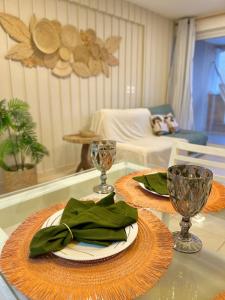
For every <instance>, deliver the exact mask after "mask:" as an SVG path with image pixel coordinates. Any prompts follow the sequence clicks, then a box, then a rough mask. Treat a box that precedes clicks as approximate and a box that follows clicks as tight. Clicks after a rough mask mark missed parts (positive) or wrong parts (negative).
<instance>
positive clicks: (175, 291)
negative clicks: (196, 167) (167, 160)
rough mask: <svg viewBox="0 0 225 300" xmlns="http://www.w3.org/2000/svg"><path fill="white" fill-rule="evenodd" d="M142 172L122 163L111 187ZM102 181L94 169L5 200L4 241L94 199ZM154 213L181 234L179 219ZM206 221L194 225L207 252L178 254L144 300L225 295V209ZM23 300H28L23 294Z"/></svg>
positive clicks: (0, 204) (1, 206)
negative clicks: (70, 205)
mask: <svg viewBox="0 0 225 300" xmlns="http://www.w3.org/2000/svg"><path fill="white" fill-rule="evenodd" d="M142 169H146V167H145V166H140V165H135V164H131V163H126V162H121V163H117V164H115V165H113V167H112V168H111V169H110V170H109V171H108V183H109V184H114V183H115V182H116V181H117V180H118V179H119V178H120V177H121V176H125V175H127V174H129V173H132V172H135V171H138V170H142ZM98 181H99V172H98V171H97V170H94V169H92V170H88V171H84V172H82V173H79V174H74V175H71V176H67V177H63V178H61V179H58V180H55V181H51V182H48V183H44V184H41V185H38V186H36V187H34V188H28V189H25V190H23V191H20V192H15V193H12V194H8V195H4V196H2V197H0V228H1V229H2V232H1V231H0V239H1V237H2V239H3V240H4V239H5V238H6V235H10V233H11V232H12V231H13V230H14V229H15V228H16V227H17V226H18V225H19V224H20V223H21V222H22V221H23V220H24V219H25V218H26V217H28V216H29V215H30V214H32V213H33V212H36V211H39V210H41V209H43V208H46V207H49V206H52V205H54V204H57V203H62V202H67V201H68V199H69V198H70V197H75V198H77V199H79V198H82V197H85V196H88V195H90V194H93V186H95V185H96V184H98ZM98 197H99V196H98V195H97V194H96V198H98ZM151 211H152V212H153V213H154V214H155V215H156V216H157V217H159V218H160V219H161V220H162V221H163V222H164V223H165V224H166V225H167V226H168V228H169V229H170V231H175V230H179V220H180V216H179V215H178V214H167V213H161V212H158V211H156V210H151ZM203 216H204V217H205V218H201V219H200V220H198V219H197V220H192V232H193V233H194V234H196V235H197V236H199V237H200V238H201V240H202V242H203V248H202V250H201V251H200V252H198V253H196V254H191V255H190V254H184V253H179V252H177V251H174V253H173V255H174V256H173V261H172V263H171V265H170V267H169V269H168V270H167V272H166V273H165V275H164V276H163V277H162V278H161V279H160V280H159V281H158V283H157V284H156V285H155V286H154V287H153V288H152V289H151V290H149V291H148V292H147V293H146V294H145V295H143V296H141V297H139V298H138V300H165V299H166V300H170V299H171V300H172V299H174V300H180V299H182V300H203V299H204V300H211V299H213V297H214V296H215V295H216V294H218V293H219V292H221V291H223V290H225V281H224V278H225V230H224V228H225V210H222V211H221V212H218V213H208V214H203ZM5 234H6V235H5ZM9 299H11V298H9ZM12 299H13V298H12ZM18 299H26V298H25V297H23V296H21V295H19V294H18Z"/></svg>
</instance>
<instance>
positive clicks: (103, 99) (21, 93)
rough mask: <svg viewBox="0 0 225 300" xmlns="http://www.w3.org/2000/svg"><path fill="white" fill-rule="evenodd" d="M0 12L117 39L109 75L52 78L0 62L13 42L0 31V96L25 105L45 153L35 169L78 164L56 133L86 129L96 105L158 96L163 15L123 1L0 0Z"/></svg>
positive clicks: (76, 151) (162, 89)
mask: <svg viewBox="0 0 225 300" xmlns="http://www.w3.org/2000/svg"><path fill="white" fill-rule="evenodd" d="M0 10H1V11H6V12H8V13H10V14H13V15H17V16H19V17H20V18H21V19H22V20H24V21H25V23H26V24H28V22H29V20H30V17H31V15H32V14H33V13H35V14H36V15H37V17H38V18H42V17H47V18H49V19H58V20H59V21H61V23H62V24H73V25H74V26H76V27H77V28H78V29H79V30H80V29H87V28H93V29H95V30H96V32H97V35H98V36H99V37H101V38H103V39H105V38H107V37H109V36H111V35H120V36H121V37H122V41H121V45H120V48H119V50H118V52H117V53H115V56H117V57H118V58H119V66H118V67H114V68H110V77H109V78H105V77H104V75H99V76H97V77H96V78H93V77H92V78H89V79H82V78H78V77H77V76H76V75H74V74H72V76H71V77H70V78H66V79H59V78H57V77H54V76H52V74H51V71H50V70H47V69H45V68H40V67H38V68H37V69H34V68H33V69H28V68H24V67H23V66H21V65H20V63H18V62H12V61H8V60H5V59H4V56H5V54H6V52H7V50H8V49H9V47H11V45H13V44H15V42H14V41H13V40H12V39H11V38H9V37H8V36H7V35H6V34H5V33H4V31H3V30H2V29H0V44H1V47H0V68H1V72H0V82H1V83H0V86H1V89H0V98H4V97H5V98H10V97H11V96H15V97H19V98H21V99H24V100H25V101H27V102H28V103H29V104H30V109H31V113H32V115H33V117H34V120H35V122H37V134H38V137H39V139H40V141H41V142H42V143H43V144H45V145H46V146H47V148H48V149H49V151H50V156H49V157H47V158H45V159H44V161H43V163H42V164H40V166H39V172H40V173H46V174H47V173H53V172H55V171H57V170H59V171H60V170H62V169H65V167H67V166H68V167H69V166H72V165H75V164H77V163H78V160H79V156H80V145H73V144H69V143H66V142H64V141H63V140H62V137H63V135H64V134H68V133H72V132H78V131H79V130H80V129H81V128H83V127H84V128H85V127H87V126H88V122H89V120H90V116H91V115H92V113H93V112H95V111H96V110H98V109H101V108H127V107H139V106H141V105H143V106H150V105H153V104H156V103H159V102H160V103H163V102H164V101H165V93H166V87H167V76H168V67H169V59H170V53H169V51H170V50H171V44H172V30H173V28H172V22H171V21H169V20H167V19H165V18H163V17H160V16H158V15H156V14H154V13H152V12H148V11H147V10H145V9H142V8H140V7H138V6H135V5H133V4H131V3H128V2H126V1H124V0H113V1H112V0H71V1H67V0H10V1H8V0H0Z"/></svg>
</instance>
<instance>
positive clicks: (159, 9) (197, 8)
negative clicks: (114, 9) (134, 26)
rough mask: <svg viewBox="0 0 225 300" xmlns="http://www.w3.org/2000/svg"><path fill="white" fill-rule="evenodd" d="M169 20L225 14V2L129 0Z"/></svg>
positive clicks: (213, 0)
mask: <svg viewBox="0 0 225 300" xmlns="http://www.w3.org/2000/svg"><path fill="white" fill-rule="evenodd" d="M128 1H129V2H132V3H135V4H136V5H138V6H142V7H145V8H148V9H149V10H152V11H154V12H156V13H159V14H160V15H163V16H165V17H168V18H172V19H177V18H182V17H191V16H200V15H209V14H214V13H218V12H225V0H128Z"/></svg>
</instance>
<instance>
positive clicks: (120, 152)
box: [90, 108, 186, 167]
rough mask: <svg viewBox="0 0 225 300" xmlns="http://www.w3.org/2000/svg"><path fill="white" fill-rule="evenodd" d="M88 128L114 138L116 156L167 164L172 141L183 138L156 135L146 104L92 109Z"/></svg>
mask: <svg viewBox="0 0 225 300" xmlns="http://www.w3.org/2000/svg"><path fill="white" fill-rule="evenodd" d="M90 129H91V130H93V131H95V132H96V133H97V134H100V135H101V136H102V138H104V139H112V140H115V141H117V160H127V161H130V162H133V163H137V164H143V165H146V166H149V165H156V166H157V165H158V166H164V167H167V166H168V163H169V158H170V152H171V148H172V144H173V143H174V142H175V141H177V140H180V141H186V140H185V139H174V138H172V137H169V136H156V135H154V134H153V132H152V128H151V124H150V111H149V110H148V109H147V108H134V109H102V110H100V111H97V112H95V113H94V115H93V117H92V121H91V128H90Z"/></svg>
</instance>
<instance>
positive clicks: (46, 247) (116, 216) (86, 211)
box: [30, 193, 138, 258]
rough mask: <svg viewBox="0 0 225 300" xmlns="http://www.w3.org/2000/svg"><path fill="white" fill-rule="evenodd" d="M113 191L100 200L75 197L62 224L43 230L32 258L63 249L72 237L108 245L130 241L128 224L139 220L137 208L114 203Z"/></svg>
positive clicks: (32, 247)
mask: <svg viewBox="0 0 225 300" xmlns="http://www.w3.org/2000/svg"><path fill="white" fill-rule="evenodd" d="M114 195H115V193H111V194H109V195H108V196H106V197H105V198H103V199H102V200H100V201H99V202H97V203H95V202H94V201H79V200H76V199H74V198H71V199H70V200H69V202H68V203H67V205H66V207H65V209H64V211H63V214H62V217H61V220H60V224H59V225H57V226H50V227H47V228H43V229H41V230H39V231H38V232H37V233H36V234H35V235H34V237H33V239H32V241H31V243H30V257H32V258H34V257H36V256H39V255H42V254H46V253H49V252H55V251H59V250H61V249H63V248H64V247H65V246H66V245H67V244H68V243H70V242H71V241H72V240H76V241H79V242H87V243H91V244H99V245H105V246H108V245H109V244H111V243H112V242H114V241H126V240H127V235H126V232H125V227H126V226H128V225H130V224H132V223H135V222H137V219H138V214H137V209H136V208H133V207H131V206H129V205H128V204H126V203H125V202H123V201H120V202H117V203H115V202H114Z"/></svg>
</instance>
